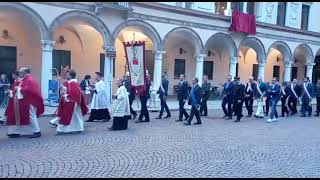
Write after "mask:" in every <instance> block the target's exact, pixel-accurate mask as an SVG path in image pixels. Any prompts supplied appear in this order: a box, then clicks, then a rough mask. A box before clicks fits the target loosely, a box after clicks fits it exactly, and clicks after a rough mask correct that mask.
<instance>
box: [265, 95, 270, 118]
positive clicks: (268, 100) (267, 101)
mask: <svg viewBox="0 0 320 180" xmlns="http://www.w3.org/2000/svg"><path fill="white" fill-rule="evenodd" d="M265 104H266V105H265V108H266V109H265V113H266V114H267V115H268V114H269V107H270V98H266V102H265Z"/></svg>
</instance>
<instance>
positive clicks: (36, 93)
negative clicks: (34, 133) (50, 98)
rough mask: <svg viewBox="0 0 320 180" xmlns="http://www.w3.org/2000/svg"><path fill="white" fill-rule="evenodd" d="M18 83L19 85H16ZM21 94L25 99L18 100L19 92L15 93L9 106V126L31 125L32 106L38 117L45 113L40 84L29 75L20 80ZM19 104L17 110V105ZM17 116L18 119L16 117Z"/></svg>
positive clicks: (7, 111)
mask: <svg viewBox="0 0 320 180" xmlns="http://www.w3.org/2000/svg"><path fill="white" fill-rule="evenodd" d="M18 82H19V81H16V82H15V84H14V86H13V87H16V86H19V85H18ZM16 83H17V84H16ZM19 84H20V87H21V94H22V96H23V99H17V97H16V93H17V90H16V89H14V91H13V98H11V100H10V101H12V102H11V103H9V104H8V107H7V110H6V116H7V124H8V125H29V124H30V115H29V113H30V105H32V106H34V107H35V108H36V109H37V117H39V115H40V114H42V113H43V112H44V104H43V98H42V94H41V91H40V87H39V85H38V83H37V82H36V81H35V80H34V79H33V78H32V76H31V75H27V76H26V77H25V78H23V79H21V80H20V83H19ZM16 103H17V107H18V108H19V109H17V108H15V104H16ZM16 115H17V117H16Z"/></svg>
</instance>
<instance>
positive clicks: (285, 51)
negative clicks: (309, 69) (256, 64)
mask: <svg viewBox="0 0 320 180" xmlns="http://www.w3.org/2000/svg"><path fill="white" fill-rule="evenodd" d="M271 48H274V49H277V50H279V51H280V52H281V54H282V56H283V60H284V63H287V62H293V57H292V51H291V49H290V47H289V46H288V45H287V44H286V43H285V42H283V41H276V42H274V43H273V44H272V45H271V46H270V47H269V49H268V54H269V53H270V51H271Z"/></svg>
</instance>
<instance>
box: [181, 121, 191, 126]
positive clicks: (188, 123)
mask: <svg viewBox="0 0 320 180" xmlns="http://www.w3.org/2000/svg"><path fill="white" fill-rule="evenodd" d="M183 124H184V125H186V126H189V125H191V123H190V122H189V121H187V122H185V123H183Z"/></svg>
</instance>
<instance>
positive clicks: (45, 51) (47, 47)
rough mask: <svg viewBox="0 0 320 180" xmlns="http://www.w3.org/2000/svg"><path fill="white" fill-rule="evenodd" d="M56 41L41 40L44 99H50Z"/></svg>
mask: <svg viewBox="0 0 320 180" xmlns="http://www.w3.org/2000/svg"><path fill="white" fill-rule="evenodd" d="M54 43H55V42H54V41H51V40H41V45H42V65H41V92H42V95H43V99H44V100H47V99H48V94H49V80H51V79H52V50H53V46H54Z"/></svg>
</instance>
